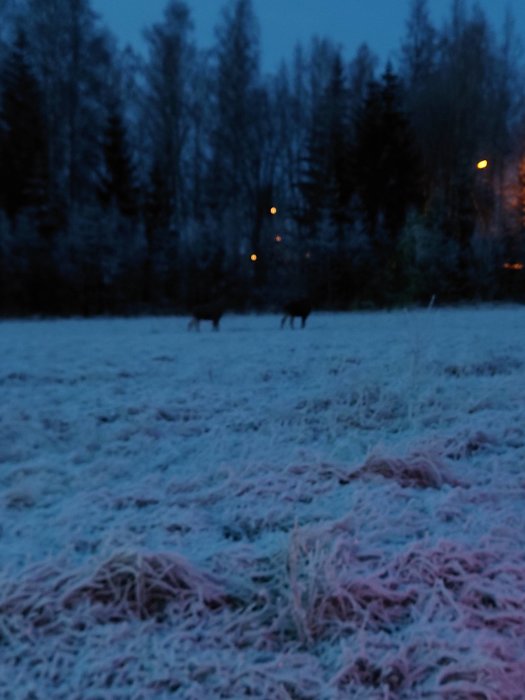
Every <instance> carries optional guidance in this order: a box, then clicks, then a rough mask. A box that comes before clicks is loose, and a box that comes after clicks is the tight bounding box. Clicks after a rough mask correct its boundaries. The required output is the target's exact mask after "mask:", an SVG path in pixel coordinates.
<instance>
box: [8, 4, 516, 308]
mask: <svg viewBox="0 0 525 700" xmlns="http://www.w3.org/2000/svg"><path fill="white" fill-rule="evenodd" d="M0 20H1V23H0V312H1V313H3V314H32V313H44V314H77V313H80V314H85V315H91V314H98V313H137V312H162V311H173V310H177V309H183V308H187V307H188V306H191V305H193V304H195V303H199V302H202V301H205V300H206V299H209V298H212V297H216V296H219V295H226V296H227V297H228V299H229V303H230V304H231V305H233V306H234V307H235V308H239V309H242V308H268V307H271V306H272V304H275V303H278V302H279V300H280V299H282V298H283V297H286V296H290V295H297V296H309V297H310V298H312V299H313V300H315V303H316V305H317V306H321V307H322V306H324V307H326V308H355V307H359V306H365V305H366V306H383V305H391V304H401V303H402V304H405V303H410V302H416V303H425V302H427V301H428V300H429V299H430V298H431V297H433V296H436V297H437V298H438V299H440V300H442V301H444V302H448V301H455V300H462V299H473V298H475V299H498V298H522V296H523V294H524V291H525V283H524V276H525V272H524V270H523V262H524V261H525V245H524V240H525V239H524V224H525V194H524V193H525V158H524V155H525V154H524V144H525V141H524V136H525V134H524V133H523V132H524V126H525V119H524V117H525V101H524V97H525V90H524V82H523V65H522V62H521V54H520V49H519V41H518V38H517V37H516V36H515V34H514V30H513V22H512V18H511V17H510V16H509V17H508V19H507V21H506V22H505V25H504V27H503V28H502V29H498V31H496V30H495V29H494V28H493V27H492V26H491V24H490V22H489V21H488V19H487V17H486V16H485V14H484V13H483V11H482V10H481V8H480V7H479V6H478V5H477V4H472V3H470V2H467V0H452V2H451V4H450V10H449V14H448V16H447V19H446V21H445V22H443V24H442V25H441V26H440V27H437V26H436V25H435V24H433V22H432V21H431V18H430V13H429V10H428V7H427V0H412V3H411V7H410V10H409V14H408V17H407V21H406V30H405V34H404V37H403V38H402V41H401V43H400V47H399V51H398V52H397V58H396V60H395V62H394V61H391V62H388V63H387V64H386V65H380V62H379V60H378V59H377V57H376V55H375V54H374V52H373V51H372V49H371V48H369V47H368V46H367V45H365V44H363V45H362V46H361V47H360V48H359V49H358V50H357V52H356V54H355V55H354V56H353V57H352V58H351V59H349V60H345V58H344V55H343V52H342V50H341V48H340V47H339V46H337V45H336V44H335V43H334V42H332V41H331V40H330V39H327V38H318V37H317V38H312V40H311V41H310V43H309V44H308V45H306V46H305V45H301V44H299V45H297V46H296V47H295V49H294V50H293V53H292V55H291V57H290V59H289V60H288V61H284V62H283V63H282V64H281V66H280V67H279V69H278V70H276V71H275V72H274V73H272V74H263V73H262V71H261V66H260V37H259V26H258V21H257V17H256V16H255V13H254V10H253V7H252V4H251V0H227V2H226V3H225V5H224V7H223V11H222V14H221V17H220V20H219V22H218V24H217V27H216V34H215V43H214V46H213V48H212V49H211V50H206V51H204V50H202V49H200V48H199V47H198V46H197V44H196V42H195V39H194V35H193V25H192V18H191V13H190V10H189V7H188V5H187V4H186V3H185V2H184V1H183V0H168V1H167V3H166V8H165V12H164V15H163V18H162V20H161V21H160V22H158V23H156V24H153V25H152V26H151V27H149V28H147V29H146V30H145V43H146V52H145V55H144V56H142V55H141V54H138V53H136V52H134V51H133V50H132V49H130V48H129V47H127V48H125V49H121V48H120V47H119V45H118V44H117V41H116V39H115V37H114V36H113V35H112V34H111V33H110V32H109V31H108V30H107V28H105V27H104V26H103V24H102V22H101V20H100V18H99V17H98V16H97V15H96V13H95V12H94V11H93V9H92V8H91V6H90V1H89V0H46V1H45V2H43V1H42V0H18V1H17V2H15V1H14V0H1V1H0ZM484 160H485V161H486V163H487V167H485V168H483V167H482V165H483V163H482V161H484ZM478 163H479V167H478V166H477V164H478Z"/></svg>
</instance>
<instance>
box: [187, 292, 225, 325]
mask: <svg viewBox="0 0 525 700" xmlns="http://www.w3.org/2000/svg"><path fill="white" fill-rule="evenodd" d="M223 313H224V301H223V300H222V299H218V300H217V301H211V302H209V303H208V304H200V305H199V306H195V307H194V309H193V310H192V312H191V319H190V322H189V323H188V330H189V331H191V330H196V331H198V330H200V322H201V321H211V322H212V325H213V329H214V330H215V331H218V330H219V322H220V320H221V316H222V315H223Z"/></svg>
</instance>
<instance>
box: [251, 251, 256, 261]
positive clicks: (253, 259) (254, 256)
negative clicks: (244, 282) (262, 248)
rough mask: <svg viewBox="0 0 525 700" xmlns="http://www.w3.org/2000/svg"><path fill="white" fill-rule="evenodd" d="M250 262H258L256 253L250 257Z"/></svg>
mask: <svg viewBox="0 0 525 700" xmlns="http://www.w3.org/2000/svg"><path fill="white" fill-rule="evenodd" d="M250 260H251V261H252V262H256V261H257V255H256V254H255V253H252V254H251V255H250Z"/></svg>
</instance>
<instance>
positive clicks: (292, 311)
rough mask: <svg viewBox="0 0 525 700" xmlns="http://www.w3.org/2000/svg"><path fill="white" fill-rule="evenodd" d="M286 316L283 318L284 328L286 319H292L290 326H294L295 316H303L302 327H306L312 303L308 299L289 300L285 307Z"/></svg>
mask: <svg viewBox="0 0 525 700" xmlns="http://www.w3.org/2000/svg"><path fill="white" fill-rule="evenodd" d="M283 310H284V316H283V317H282V319H281V328H284V326H285V324H286V321H288V320H289V321H290V328H293V327H294V325H293V321H294V318H296V317H300V318H301V328H304V327H305V324H306V319H307V318H308V316H309V315H310V313H311V311H312V304H311V303H310V301H309V300H308V299H294V300H293V301H289V302H287V303H286V304H285V305H284V307H283Z"/></svg>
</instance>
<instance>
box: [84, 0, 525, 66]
mask: <svg viewBox="0 0 525 700" xmlns="http://www.w3.org/2000/svg"><path fill="white" fill-rule="evenodd" d="M479 4H480V5H481V6H482V7H483V8H484V9H485V11H486V13H487V15H488V17H489V19H490V20H491V22H492V23H493V25H494V26H495V27H496V28H498V29H500V27H501V26H502V23H503V18H504V15H505V10H506V8H507V7H509V8H510V9H511V12H512V14H513V16H514V18H515V20H516V28H517V32H518V34H519V36H520V37H521V38H523V37H525V0H507V2H504V0H479ZM165 5H166V0H93V6H94V8H95V10H96V11H97V12H98V13H99V14H100V15H101V17H102V18H103V20H104V22H105V23H106V24H107V26H108V27H109V28H110V29H111V30H112V31H113V32H114V33H115V34H116V35H117V36H118V38H119V39H120V40H121V42H122V43H124V44H125V43H130V44H131V45H132V46H134V47H135V48H137V49H139V50H140V49H141V48H142V47H143V41H142V29H143V28H144V27H145V26H148V25H150V24H152V23H153V22H157V21H158V20H159V19H161V17H162V14H163V9H164V7H165ZM224 5H225V2H223V1H222V0H189V2H188V6H189V7H190V9H191V13H192V17H193V21H194V25H195V36H196V39H197V43H198V45H199V46H200V47H201V48H207V47H209V46H210V45H211V44H212V43H213V39H214V27H215V26H216V23H217V20H218V18H219V16H220V11H221V9H222V7H224ZM253 6H254V9H255V13H256V15H257V17H258V19H259V23H260V27H261V47H262V68H263V70H264V71H274V70H275V69H276V67H277V66H278V64H279V63H280V61H281V60H282V59H288V58H290V57H291V56H292V51H293V47H294V46H295V44H296V43H297V42H298V41H302V42H307V41H308V40H309V39H310V38H311V37H312V36H314V35H315V34H317V35H320V36H326V37H329V38H331V39H333V40H334V41H336V42H338V43H340V44H341V46H342V47H343V49H344V51H345V56H346V58H348V59H350V58H351V57H352V56H353V54H354V52H355V50H356V49H357V47H358V46H359V45H360V44H361V43H362V42H367V43H368V44H369V46H370V48H372V49H373V50H374V51H375V52H376V53H377V54H379V56H380V58H381V59H382V60H386V59H387V58H388V57H390V56H391V57H395V52H396V51H397V49H398V47H399V42H400V38H401V36H402V35H403V33H404V29H405V22H406V18H407V14H408V8H409V7H410V0H366V1H365V0H253ZM429 7H430V8H431V11H432V15H433V18H434V20H435V21H436V22H437V23H438V25H439V24H441V22H442V20H443V18H444V17H446V16H448V14H449V9H450V0H429Z"/></svg>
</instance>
